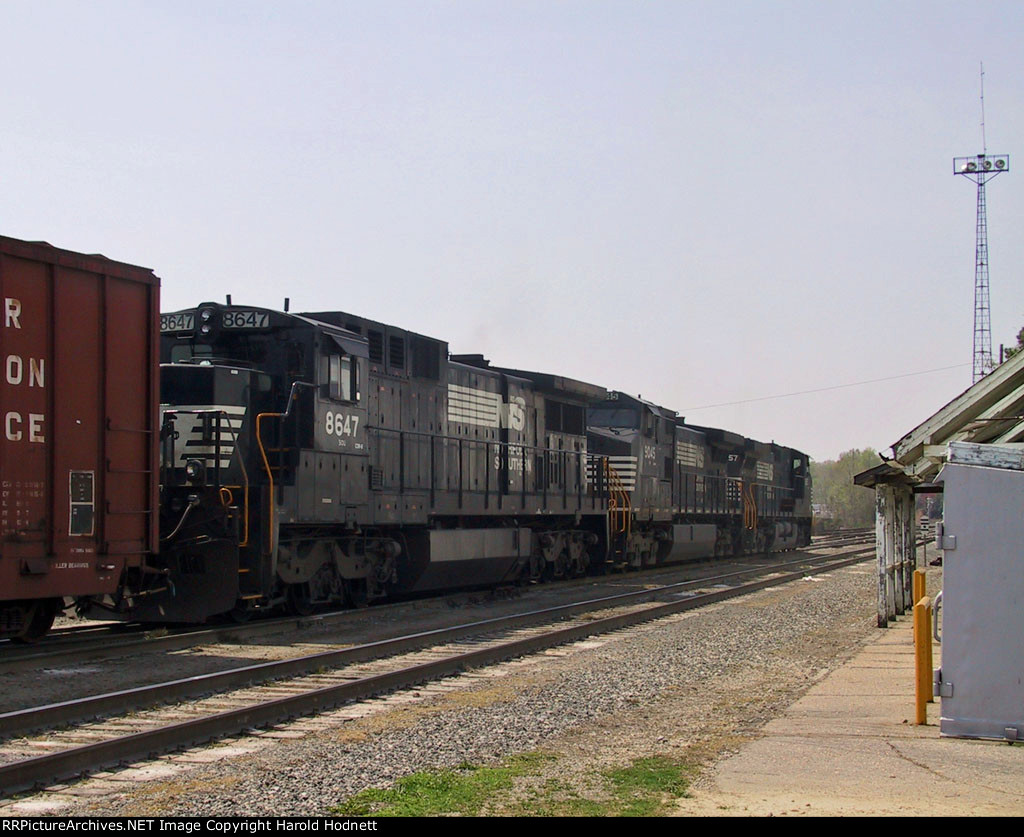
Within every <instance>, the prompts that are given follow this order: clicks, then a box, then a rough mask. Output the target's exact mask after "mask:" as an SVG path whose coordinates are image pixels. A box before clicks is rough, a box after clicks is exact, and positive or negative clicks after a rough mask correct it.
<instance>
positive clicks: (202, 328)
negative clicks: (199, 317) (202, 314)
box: [199, 323, 210, 334]
mask: <svg viewBox="0 0 1024 837" xmlns="http://www.w3.org/2000/svg"><path fill="white" fill-rule="evenodd" d="M199 333H200V334H209V333H210V324H209V323H203V324H202V325H201V326H199Z"/></svg>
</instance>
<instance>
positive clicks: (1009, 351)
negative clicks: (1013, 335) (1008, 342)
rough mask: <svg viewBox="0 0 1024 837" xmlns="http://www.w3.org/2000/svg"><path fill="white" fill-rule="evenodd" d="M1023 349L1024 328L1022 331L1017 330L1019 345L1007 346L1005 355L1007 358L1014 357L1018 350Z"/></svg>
mask: <svg viewBox="0 0 1024 837" xmlns="http://www.w3.org/2000/svg"><path fill="white" fill-rule="evenodd" d="M1021 349H1024V328H1022V329H1021V330H1020V331H1018V332H1017V345H1016V346H1007V347H1006V348H1005V349H1004V350H1003V357H1004V358H1005V359H1006V360H1009V359H1010V358H1011V357H1013V356H1014V355H1015V354H1017V352H1019V351H1020V350H1021Z"/></svg>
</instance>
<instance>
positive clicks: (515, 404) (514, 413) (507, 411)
mask: <svg viewBox="0 0 1024 837" xmlns="http://www.w3.org/2000/svg"><path fill="white" fill-rule="evenodd" d="M498 424H499V426H501V427H503V428H505V429H506V430H522V429H523V428H524V427H525V426H526V399H525V398H523V397H522V396H521V395H514V396H512V398H510V399H509V401H508V403H507V404H505V403H502V404H501V405H500V406H499V407H498Z"/></svg>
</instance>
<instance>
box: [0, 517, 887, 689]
mask: <svg viewBox="0 0 1024 837" xmlns="http://www.w3.org/2000/svg"><path fill="white" fill-rule="evenodd" d="M867 531H868V530H865V532H867ZM871 534H872V535H873V530H871ZM868 537H869V535H868V534H858V535H857V536H855V535H854V534H853V533H849V534H848V535H847V537H846V538H845V539H841V540H838V541H835V542H833V541H823V542H819V541H818V540H817V539H815V541H814V543H812V545H811V546H810V547H807V548H805V549H804V550H803V552H806V551H807V550H814V549H831V548H836V547H839V546H853V545H855V544H856V543H858V542H866V541H867V539H868ZM748 557H756V556H748ZM686 566H693V565H673V566H671V567H659V568H656V569H654V570H652V571H649V572H653V573H657V572H658V571H659V570H664V571H675V570H678V569H679V568H680V567H686ZM703 566H707V565H703ZM595 578H596V579H600V578H602V577H600V576H597V577H595ZM637 578H640V576H637ZM591 580H594V579H591ZM402 604H403V603H401V602H398V603H392V604H383V605H377V606H375V607H374V608H373V609H372V610H373V612H375V613H380V612H382V611H383V609H385V608H388V607H391V606H401V605H402ZM352 614H353V611H352V610H350V609H346V610H338V611H328V612H324V613H317V614H313V615H311V616H284V617H278V618H271V619H260V620H257V621H254V622H249V623H243V624H236V623H228V624H223V625H214V626H199V627H171V628H167V627H156V628H153V627H145V626H141V625H125V624H123V623H104V624H101V625H87V626H78V625H75V626H68V627H65V628H59V629H56V630H55V631H53V632H52V634H51V635H49V636H47V637H46V638H45V639H43V640H41V641H40V642H38V643H35V644H33V645H19V644H17V643H12V642H2V641H0V674H10V673H17V672H21V671H37V670H39V669H42V668H52V667H56V666H61V665H68V664H80V663H86V662H97V661H101V660H108V659H114V658H120V657H123V656H125V655H127V654H132V653H137V652H139V651H146V652H148V651H176V650H180V649H184V648H193V647H196V646H199V645H207V644H213V643H221V642H231V643H237V642H239V641H244V640H247V639H254V638H257V637H261V636H273V635H276V634H287V633H290V632H296V631H300V630H304V629H308V628H310V627H313V626H318V625H319V626H328V625H330V624H331V623H332V622H337V621H340V620H342V619H349V618H351V617H352Z"/></svg>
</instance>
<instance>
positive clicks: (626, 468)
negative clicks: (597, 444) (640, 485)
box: [587, 456, 637, 491]
mask: <svg viewBox="0 0 1024 837" xmlns="http://www.w3.org/2000/svg"><path fill="white" fill-rule="evenodd" d="M605 459H607V460H608V465H609V466H610V467H611V469H612V470H613V471H615V473H616V475H618V478H619V481H620V482H621V483H622V487H623V488H625V489H626V491H632V490H633V489H634V488H636V470H637V458H636V457H635V456H606V457H605ZM594 467H595V463H593V462H591V463H589V464H588V466H587V468H588V469H589V470H591V472H592V471H593V468H594ZM591 479H593V477H591ZM595 481H596V480H595Z"/></svg>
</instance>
